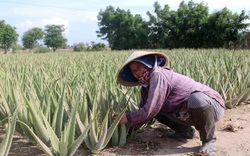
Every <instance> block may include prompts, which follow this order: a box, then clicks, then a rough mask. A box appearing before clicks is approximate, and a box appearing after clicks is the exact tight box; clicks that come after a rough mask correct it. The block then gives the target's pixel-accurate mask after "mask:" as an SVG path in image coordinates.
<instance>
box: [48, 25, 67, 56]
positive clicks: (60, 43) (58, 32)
mask: <svg viewBox="0 0 250 156" xmlns="http://www.w3.org/2000/svg"><path fill="white" fill-rule="evenodd" d="M64 30H65V29H64V26H63V25H47V26H45V37H44V44H45V45H47V46H48V47H51V48H52V49H53V51H54V52H55V51H56V49H58V48H60V47H65V46H66V42H67V39H66V38H64V37H63V35H62V33H63V31H64Z"/></svg>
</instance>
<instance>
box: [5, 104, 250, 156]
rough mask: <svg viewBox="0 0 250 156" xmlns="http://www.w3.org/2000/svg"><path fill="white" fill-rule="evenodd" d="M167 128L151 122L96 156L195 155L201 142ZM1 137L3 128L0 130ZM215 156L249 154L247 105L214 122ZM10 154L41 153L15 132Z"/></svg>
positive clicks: (249, 109) (249, 111) (82, 152)
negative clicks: (172, 133) (170, 132)
mask: <svg viewBox="0 0 250 156" xmlns="http://www.w3.org/2000/svg"><path fill="white" fill-rule="evenodd" d="M166 130H168V128H167V127H165V126H163V125H162V124H157V123H156V124H155V126H154V127H153V128H147V129H146V130H145V131H143V132H142V133H139V134H137V137H136V138H134V139H128V141H127V144H126V145H124V146H122V147H107V148H106V149H104V150H103V151H102V152H101V153H99V154H98V155H103V156H116V155H171V156H198V155H197V154H195V153H194V152H195V151H197V150H198V147H199V146H200V144H201V142H200V140H199V138H198V134H197V137H195V138H194V139H192V140H173V139H169V138H167V137H165V136H164V133H165V132H166ZM0 133H1V134H0V135H1V137H2V136H3V134H4V130H1V131H0ZM216 136H217V154H216V155H217V156H248V155H250V104H246V105H245V104H244V105H240V106H238V107H236V108H234V109H231V110H229V109H228V110H226V111H225V116H224V117H223V118H222V119H221V120H220V121H219V122H218V123H217V124H216ZM9 155H10V156H14V155H15V156H23V155H26V156H34V155H37V156H38V155H44V154H43V151H41V150H40V149H39V147H37V146H34V145H32V144H30V143H28V142H27V140H26V139H24V138H22V137H20V136H18V135H16V136H15V137H14V141H13V144H12V147H11V151H10V154H9ZM76 155H77V156H79V155H91V153H90V152H89V150H87V149H79V150H78V152H77V154H76Z"/></svg>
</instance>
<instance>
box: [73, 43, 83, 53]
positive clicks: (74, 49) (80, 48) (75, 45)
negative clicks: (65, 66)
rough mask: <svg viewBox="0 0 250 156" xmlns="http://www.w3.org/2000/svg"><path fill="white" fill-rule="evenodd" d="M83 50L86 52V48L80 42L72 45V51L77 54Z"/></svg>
mask: <svg viewBox="0 0 250 156" xmlns="http://www.w3.org/2000/svg"><path fill="white" fill-rule="evenodd" d="M84 50H86V46H85V44H84V43H82V42H81V43H78V44H74V45H73V51H77V52H79V51H84Z"/></svg>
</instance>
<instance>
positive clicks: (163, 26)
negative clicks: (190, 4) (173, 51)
mask: <svg viewBox="0 0 250 156" xmlns="http://www.w3.org/2000/svg"><path fill="white" fill-rule="evenodd" d="M154 8H155V10H154V13H155V14H152V13H150V12H149V11H148V12H147V15H148V16H149V22H148V27H149V28H150V32H149V35H148V37H149V40H150V45H151V48H165V47H167V45H168V43H169V40H170V38H171V33H173V29H172V27H173V25H174V24H175V23H173V22H175V21H173V17H174V14H173V13H174V12H171V11H170V7H169V6H168V5H165V6H164V8H163V9H162V8H161V6H160V4H159V3H158V2H155V3H154Z"/></svg>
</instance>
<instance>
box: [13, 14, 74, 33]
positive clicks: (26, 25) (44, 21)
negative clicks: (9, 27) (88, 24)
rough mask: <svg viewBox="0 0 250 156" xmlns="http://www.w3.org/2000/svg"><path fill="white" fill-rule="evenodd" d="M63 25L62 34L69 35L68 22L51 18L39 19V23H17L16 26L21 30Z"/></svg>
mask: <svg viewBox="0 0 250 156" xmlns="http://www.w3.org/2000/svg"><path fill="white" fill-rule="evenodd" d="M51 24H55V25H64V28H65V31H64V33H65V34H66V35H67V34H68V33H69V27H70V24H69V21H68V20H65V19H61V18H51V19H41V20H39V21H23V22H21V23H18V24H17V26H18V27H20V28H22V29H31V28H34V27H39V28H42V29H43V28H44V27H45V26H46V25H51Z"/></svg>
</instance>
